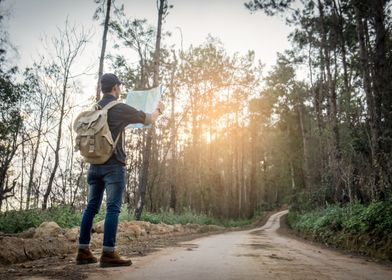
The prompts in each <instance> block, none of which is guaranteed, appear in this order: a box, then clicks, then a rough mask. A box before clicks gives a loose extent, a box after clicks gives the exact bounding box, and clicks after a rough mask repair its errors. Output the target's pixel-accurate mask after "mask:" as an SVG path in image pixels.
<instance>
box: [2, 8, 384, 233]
mask: <svg viewBox="0 0 392 280" xmlns="http://www.w3.org/2000/svg"><path fill="white" fill-rule="evenodd" d="M4 2H6V1H4V0H1V1H0V8H1V10H0V12H1V14H0V27H1V30H0V59H1V64H0V94H1V96H0V108H1V115H0V118H1V120H0V212H1V213H2V214H0V215H5V214H7V213H10V212H19V211H28V210H31V209H42V210H45V209H50V208H56V207H60V206H69V207H71V208H72V209H73V210H74V211H79V212H81V211H82V210H83V208H84V207H85V206H86V195H87V191H88V186H87V183H86V170H87V169H88V165H87V164H86V163H85V162H84V161H83V160H82V158H81V157H80V155H79V154H78V153H74V145H75V143H74V137H75V135H74V132H73V130H72V123H73V120H74V119H75V117H76V116H77V114H78V113H79V112H80V111H82V110H83V109H86V108H87V107H91V106H92V105H93V104H94V103H95V102H96V101H97V100H99V98H100V97H101V94H100V89H99V83H98V87H97V92H93V93H87V92H83V88H81V86H80V84H78V73H75V72H74V70H73V69H74V67H75V65H77V64H78V61H79V59H80V58H81V57H82V56H83V55H84V51H85V48H86V45H87V44H88V43H89V39H90V37H91V34H90V33H89V32H88V30H87V29H85V28H83V27H82V26H77V25H72V24H71V23H69V22H68V21H66V22H65V24H64V26H63V27H61V28H59V29H58V34H57V35H56V36H54V37H53V38H51V39H50V40H49V41H48V46H46V47H47V48H48V49H47V50H48V51H43V52H42V53H40V54H39V55H37V57H38V59H37V60H36V61H35V63H34V64H32V65H31V66H29V67H27V68H25V69H19V68H18V67H16V66H15V65H12V64H11V65H10V63H9V54H10V53H11V52H12V51H13V48H14V47H13V45H12V42H10V40H9V34H8V31H7V30H6V29H5V28H4V21H6V16H7V11H6V10H4V9H3V4H4ZM95 2H96V10H95V11H91V17H92V20H98V21H100V22H102V30H101V32H102V34H103V37H102V49H101V54H100V65H99V71H98V76H97V78H99V77H100V76H101V75H102V73H104V72H105V71H106V70H105V69H107V67H109V66H110V68H109V69H114V73H115V74H116V75H118V76H119V77H120V78H121V80H122V81H124V83H125V85H124V86H125V88H126V89H127V90H130V89H148V88H152V87H154V86H157V85H159V84H162V85H163V86H164V88H165V91H164V95H163V101H164V103H165V104H166V110H165V114H164V116H163V117H162V118H161V119H160V120H159V121H158V122H157V124H156V125H155V126H154V127H153V128H151V129H127V130H126V153H127V165H126V169H127V175H126V176H127V177H126V182H127V184H126V190H125V194H124V205H126V207H127V209H128V210H129V211H130V212H131V213H134V214H135V217H136V218H137V219H140V215H141V213H142V211H143V210H144V211H148V212H152V213H159V212H169V211H170V212H173V213H178V214H181V213H185V212H192V213H196V214H203V215H208V216H211V217H216V218H221V219H250V218H252V217H254V216H255V215H257V214H258V213H260V212H261V211H265V210H272V209H276V208H277V207H280V206H282V205H289V207H290V209H291V210H292V211H306V210H308V211H310V210H312V209H318V208H323V207H326V206H330V205H333V206H336V207H344V206H346V205H353V204H359V205H363V206H366V205H369V204H371V203H378V202H388V201H391V186H392V172H391V170H392V156H391V153H392V94H391V92H392V79H391V77H392V48H391V43H392V40H391V39H392V38H391V23H392V21H391V9H392V5H391V1H388V0H372V1H371V0H317V1H316V0H309V1H307V0H301V1H295V0H279V1H272V0H253V1H248V2H246V3H242V6H240V9H247V10H248V11H249V16H251V14H252V13H254V14H256V15H257V14H261V13H265V14H267V15H268V16H271V17H279V16H280V17H281V18H282V20H285V21H286V23H287V24H288V25H290V26H291V27H293V32H292V33H291V34H290V35H289V37H288V40H289V42H290V45H291V47H290V49H287V50H285V51H284V52H282V53H279V54H278V59H277V61H276V63H275V65H274V66H273V67H272V69H271V70H269V71H267V72H266V71H264V70H265V69H264V65H263V63H262V61H259V60H257V59H256V58H255V52H256V53H257V50H249V52H248V53H247V54H239V53H235V54H229V53H228V52H227V50H226V49H225V46H224V44H223V43H221V41H220V40H219V34H213V35H211V36H209V37H208V38H206V39H205V41H204V43H201V44H199V45H194V46H190V47H188V48H182V47H180V46H179V45H180V44H178V45H168V44H166V40H165V39H166V38H168V37H170V36H171V34H170V33H169V32H167V31H165V19H166V18H167V17H170V11H172V10H175V9H176V7H175V6H172V5H171V3H170V0H169V1H167V0H159V1H157V18H158V24H156V23H155V22H148V21H147V20H145V19H143V18H130V17H128V16H127V15H126V13H125V12H124V7H123V6H120V5H116V1H114V0H95ZM243 2H244V1H243ZM11 13H12V11H11ZM253 16H255V15H253ZM108 33H109V34H111V35H113V36H115V38H116V39H117V40H116V46H115V48H116V50H118V52H117V53H116V52H113V53H105V48H106V44H107V43H108V44H109V43H110V44H112V42H107V40H106V36H107V34H108ZM215 35H216V36H217V37H215ZM254 36H258V34H257V33H255V34H254ZM124 49H126V50H128V51H129V52H132V55H133V57H135V60H133V61H130V60H129V58H127V57H125V55H124V54H123V53H122V52H120V50H124ZM97 55H98V54H97ZM87 67H88V66H86V68H87ZM81 93H83V95H85V96H87V97H86V98H88V104H86V106H84V105H83V106H81V105H80V104H81V103H80V100H79V99H78V98H77V96H79V95H78V94H81ZM388 205H390V203H388ZM382 209H384V208H382ZM388 209H389V211H390V212H389V213H391V209H390V208H388ZM377 213H378V212H377ZM377 215H378V214H377ZM389 223H390V224H389V225H390V226H391V227H390V228H389V230H390V229H391V228H392V215H391V216H390V220H389ZM0 231H2V229H1V228H0Z"/></svg>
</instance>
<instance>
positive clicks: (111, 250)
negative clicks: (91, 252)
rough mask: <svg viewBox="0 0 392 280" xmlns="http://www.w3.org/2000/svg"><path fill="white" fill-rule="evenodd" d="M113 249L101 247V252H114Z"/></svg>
mask: <svg viewBox="0 0 392 280" xmlns="http://www.w3.org/2000/svg"><path fill="white" fill-rule="evenodd" d="M114 248H115V247H109V246H103V247H102V251H104V252H114Z"/></svg>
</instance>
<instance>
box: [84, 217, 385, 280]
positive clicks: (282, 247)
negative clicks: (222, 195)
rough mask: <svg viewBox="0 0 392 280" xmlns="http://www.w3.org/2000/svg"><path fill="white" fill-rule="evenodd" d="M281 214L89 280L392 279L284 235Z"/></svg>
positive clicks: (382, 270) (346, 257)
mask: <svg viewBox="0 0 392 280" xmlns="http://www.w3.org/2000/svg"><path fill="white" fill-rule="evenodd" d="M286 213H287V211H282V212H279V213H276V214H274V215H272V216H271V217H270V219H269V220H268V222H267V223H266V224H265V225H264V226H262V227H260V228H257V229H252V230H247V231H237V232H229V233H223V234H218V235H212V236H208V237H203V238H199V239H196V240H193V241H192V242H187V243H182V244H181V246H180V247H177V248H166V249H164V250H162V251H160V252H158V253H154V254H152V255H149V256H147V257H140V258H134V259H133V265H132V266H131V267H127V268H115V269H105V270H100V274H99V275H98V274H94V275H91V277H90V278H89V279H105V280H107V279H116V280H122V279H143V280H150V279H160V280H166V279H167V280H169V279H170V280H174V279H186V280H200V279H211V280H213V279H219V280H221V279H247V280H252V279H258V280H262V279H271V280H273V279H282V280H283V279H298V280H306V279H312V280H314V279H318V280H324V279H356V280H357V279H358V280H359V279H369V280H370V279H371V280H381V279H382V280H387V279H392V268H391V267H386V266H382V265H379V264H376V263H372V262H367V261H366V260H364V259H361V258H355V257H350V256H349V255H345V254H342V253H339V252H336V251H333V250H328V249H322V248H319V247H317V246H314V245H311V244H308V243H304V242H301V241H299V240H296V239H292V238H290V237H288V236H285V235H279V234H278V233H277V229H278V228H279V224H280V223H279V221H280V218H281V217H282V216H283V215H284V214H286Z"/></svg>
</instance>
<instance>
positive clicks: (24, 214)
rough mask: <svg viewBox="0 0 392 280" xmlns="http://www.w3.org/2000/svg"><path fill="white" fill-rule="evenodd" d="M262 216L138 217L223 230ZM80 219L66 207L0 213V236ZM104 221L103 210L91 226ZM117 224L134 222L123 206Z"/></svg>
mask: <svg viewBox="0 0 392 280" xmlns="http://www.w3.org/2000/svg"><path fill="white" fill-rule="evenodd" d="M262 215H263V213H262V212H261V213H259V214H257V215H255V216H254V217H253V218H251V219H235V220H234V219H218V218H215V217H211V216H208V215H205V214H196V213H192V212H190V211H185V212H183V213H178V214H177V213H172V212H165V211H161V212H159V213H151V212H146V211H144V212H143V214H142V218H141V220H142V221H146V222H150V223H154V224H158V223H165V224H187V223H191V224H203V225H220V226H225V227H241V226H245V225H248V224H251V223H252V222H254V221H255V220H257V219H258V218H260V217H261V216H262ZM81 217H82V212H81V211H76V210H75V209H73V208H72V207H70V206H58V207H54V208H51V209H48V210H41V209H31V210H24V211H8V212H5V213H0V232H3V233H18V232H22V231H24V230H26V229H28V228H31V227H38V226H39V225H40V224H41V223H43V222H45V221H54V222H56V223H57V224H58V225H59V226H60V227H62V228H69V227H74V226H79V225H80V221H81ZM103 219H105V209H104V207H102V208H101V211H100V212H99V213H98V214H97V215H96V216H95V218H94V222H95V223H96V222H98V221H101V220H103ZM119 220H120V221H132V220H134V213H133V211H128V210H127V208H126V206H125V205H123V208H122V210H121V213H120V216H119Z"/></svg>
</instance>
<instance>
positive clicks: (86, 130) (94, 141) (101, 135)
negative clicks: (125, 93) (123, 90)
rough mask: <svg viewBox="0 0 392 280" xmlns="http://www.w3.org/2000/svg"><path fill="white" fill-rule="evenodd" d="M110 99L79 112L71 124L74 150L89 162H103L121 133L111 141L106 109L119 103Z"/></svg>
mask: <svg viewBox="0 0 392 280" xmlns="http://www.w3.org/2000/svg"><path fill="white" fill-rule="evenodd" d="M119 103H121V102H119V101H112V102H110V103H108V104H107V105H106V106H104V107H103V108H102V109H99V105H98V104H96V105H95V106H94V108H93V110H89V111H84V112H82V113H80V114H79V115H78V116H77V117H76V119H75V121H74V124H73V129H74V131H75V132H76V143H75V151H78V150H79V151H80V154H81V155H82V156H83V158H84V160H85V161H86V162H88V163H91V164H103V163H105V162H106V161H107V160H108V159H109V158H110V157H111V156H112V154H113V152H114V150H115V148H116V145H117V142H118V139H119V138H120V135H121V133H119V134H118V136H117V138H116V140H115V141H113V138H112V133H111V132H110V130H109V125H108V121H107V118H108V110H109V109H111V108H112V107H113V106H115V105H117V104H119Z"/></svg>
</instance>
